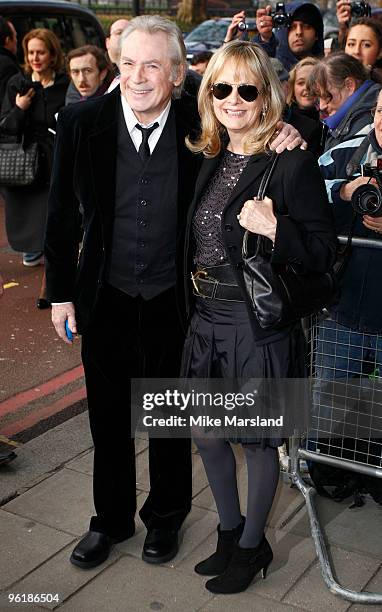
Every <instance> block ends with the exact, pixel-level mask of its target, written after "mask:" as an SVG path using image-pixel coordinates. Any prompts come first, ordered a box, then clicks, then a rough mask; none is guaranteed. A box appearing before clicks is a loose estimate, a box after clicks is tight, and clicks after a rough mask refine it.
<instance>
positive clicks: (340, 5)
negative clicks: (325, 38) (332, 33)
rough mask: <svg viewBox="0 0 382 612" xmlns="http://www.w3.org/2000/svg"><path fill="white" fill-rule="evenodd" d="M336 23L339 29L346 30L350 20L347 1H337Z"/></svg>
mask: <svg viewBox="0 0 382 612" xmlns="http://www.w3.org/2000/svg"><path fill="white" fill-rule="evenodd" d="M336 12H337V21H338V23H339V26H340V29H347V27H348V25H349V22H350V19H351V9H350V2H349V0H338V2H337V5H336Z"/></svg>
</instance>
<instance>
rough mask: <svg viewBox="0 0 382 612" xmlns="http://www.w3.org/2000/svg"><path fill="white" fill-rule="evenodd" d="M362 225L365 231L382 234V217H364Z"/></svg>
mask: <svg viewBox="0 0 382 612" xmlns="http://www.w3.org/2000/svg"><path fill="white" fill-rule="evenodd" d="M362 223H363V224H364V226H365V227H367V229H370V230H373V231H374V232H377V234H382V217H370V216H369V215H364V216H363V219H362Z"/></svg>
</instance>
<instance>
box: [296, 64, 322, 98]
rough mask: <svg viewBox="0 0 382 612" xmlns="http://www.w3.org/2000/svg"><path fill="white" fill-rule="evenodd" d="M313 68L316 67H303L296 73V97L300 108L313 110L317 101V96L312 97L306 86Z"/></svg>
mask: <svg viewBox="0 0 382 612" xmlns="http://www.w3.org/2000/svg"><path fill="white" fill-rule="evenodd" d="M313 68H314V66H301V68H298V70H297V72H296V80H295V83H294V97H295V99H296V102H297V106H299V107H300V108H312V106H314V104H315V102H316V100H317V96H314V95H311V94H310V93H309V91H308V88H307V86H306V84H307V82H308V78H309V75H310V73H311V72H312V70H313Z"/></svg>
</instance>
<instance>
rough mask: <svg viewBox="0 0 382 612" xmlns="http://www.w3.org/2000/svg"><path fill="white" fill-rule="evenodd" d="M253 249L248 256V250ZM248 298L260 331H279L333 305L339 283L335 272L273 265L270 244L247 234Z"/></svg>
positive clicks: (271, 166) (264, 184)
mask: <svg viewBox="0 0 382 612" xmlns="http://www.w3.org/2000/svg"><path fill="white" fill-rule="evenodd" d="M277 160H278V155H277V153H273V154H272V157H271V159H270V163H269V165H268V167H267V169H266V171H265V174H264V176H263V178H262V180H261V184H260V187H259V192H258V194H257V197H256V199H257V200H263V199H264V196H265V191H266V189H267V186H268V184H269V180H270V178H271V176H272V173H273V171H274V168H275V166H276V164H277ZM252 244H253V249H252V253H253V254H251V246H252ZM242 258H243V264H244V268H243V273H244V281H245V286H246V290H247V293H248V296H249V298H250V301H251V303H252V306H253V310H254V313H255V316H256V318H257V321H258V322H259V325H260V327H262V328H263V329H278V328H281V327H285V326H287V325H290V324H292V323H294V322H295V321H297V320H298V319H301V318H303V317H307V316H310V315H312V314H314V313H317V312H319V311H320V310H322V309H323V308H325V307H327V306H329V305H331V304H333V303H334V301H335V298H336V295H337V294H338V282H337V278H336V274H335V272H334V270H330V271H329V272H324V273H322V272H312V271H306V270H305V269H303V268H302V267H301V266H299V265H298V264H296V263H294V262H288V263H285V264H273V263H272V261H271V260H272V243H271V241H270V240H269V238H266V237H265V236H260V235H259V236H258V235H257V234H253V233H251V232H249V231H246V232H245V234H244V238H243V247H242Z"/></svg>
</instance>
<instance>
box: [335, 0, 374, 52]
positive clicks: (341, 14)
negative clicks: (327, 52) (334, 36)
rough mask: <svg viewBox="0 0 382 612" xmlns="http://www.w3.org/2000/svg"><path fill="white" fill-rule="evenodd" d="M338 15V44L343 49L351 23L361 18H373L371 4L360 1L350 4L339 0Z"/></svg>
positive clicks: (348, 1)
mask: <svg viewBox="0 0 382 612" xmlns="http://www.w3.org/2000/svg"><path fill="white" fill-rule="evenodd" d="M336 15H337V21H338V26H339V32H338V43H339V45H340V46H341V47H343V45H344V44H345V41H346V37H347V34H348V30H349V24H350V21H351V20H352V19H353V18H354V19H357V20H358V19H360V18H361V17H370V16H371V7H370V4H368V3H367V2H364V0H360V1H358V2H350V0H338V2H337V4H336Z"/></svg>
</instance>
